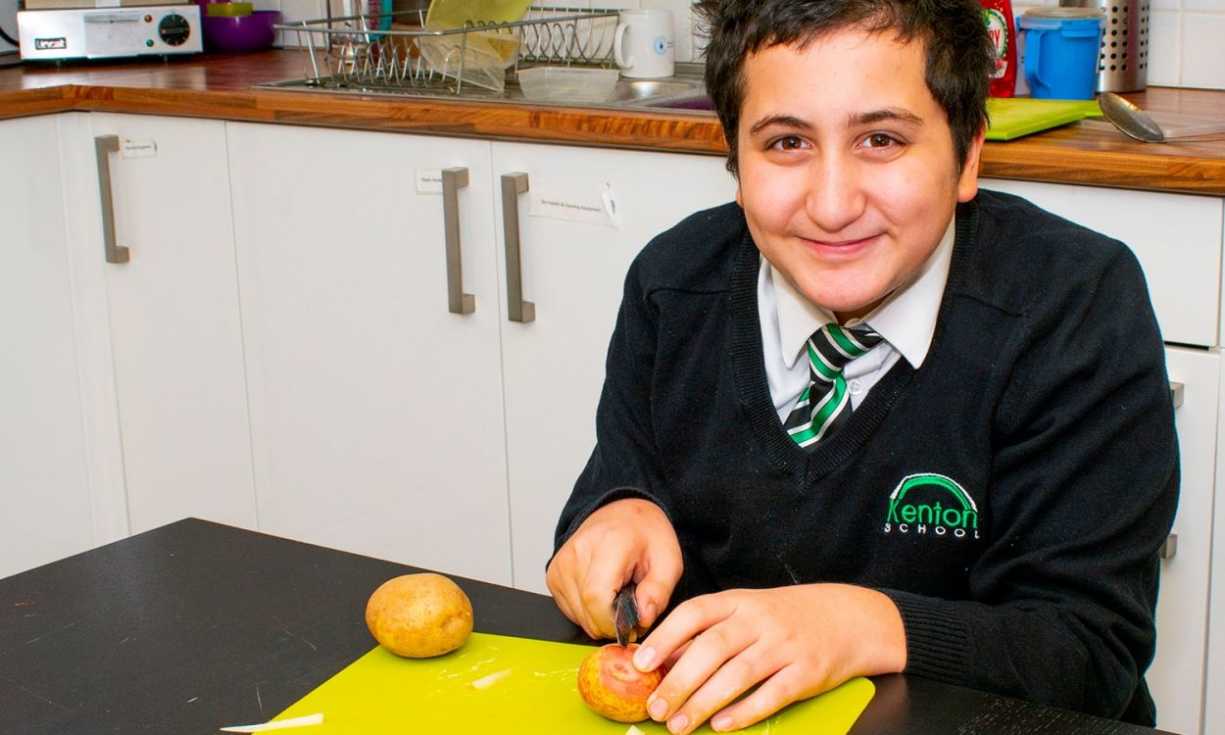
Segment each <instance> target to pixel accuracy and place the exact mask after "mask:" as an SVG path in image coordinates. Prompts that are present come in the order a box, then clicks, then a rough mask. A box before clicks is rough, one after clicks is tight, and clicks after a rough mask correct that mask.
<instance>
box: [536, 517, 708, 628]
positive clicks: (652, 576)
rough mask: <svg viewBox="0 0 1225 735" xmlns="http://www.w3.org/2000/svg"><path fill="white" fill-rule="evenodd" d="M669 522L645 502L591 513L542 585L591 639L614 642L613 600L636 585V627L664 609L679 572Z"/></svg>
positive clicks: (651, 621) (678, 557) (555, 559)
mask: <svg viewBox="0 0 1225 735" xmlns="http://www.w3.org/2000/svg"><path fill="white" fill-rule="evenodd" d="M683 566H684V565H683V562H682V561H681V546H680V543H679V542H678V541H677V539H676V531H675V530H673V528H672V524H671V522H669V521H668V517H667V516H666V515H664V512H663V510H661V509H660V508H659V506H657V505H655V504H654V503H652V502H650V501H649V500H642V499H640V498H626V499H625V500H616V501H613V502H611V503H609V504H608V505H606V506H604V507H602V508H600V509H599V510H597V511H595V512H594V513H592V514H591V515H590V516H588V517H587V519H586V520H584V521H583V523H582V525H580V526H579V527H578V530H577V531H575V532H574V534H573V535H572V536H571V537H570V538H569V539H568V540H567V541H566V543H565V544H564V545H563V546H562V547H561V549H559V550H558V552H557V554H556V555H555V556H554V557H553V561H552V562H550V563H549V569H548V572H547V574H546V580H547V582H548V585H549V591H550V592H551V593H552V594H553V599H554V600H555V601H556V602H557V606H558V607H559V608H561V611H562V613H564V614H565V616H566V617H568V618H570V619H571V620H573V621H574V622H575V623H576V624H577V625H579V626H581V627H582V628H583V630H585V631H586V632H587V635H589V636H591V637H592V638H596V639H599V638H615V637H616V635H617V633H616V627H615V625H614V624H613V598H614V597H616V595H617V592H618V591H620V590H621V588H622V587H624V586H625V585H626V584H627V583H629V582H631V581H633V582H636V583H637V584H638V591H637V594H636V595H635V597H636V600H637V602H638V619H639V625H641V627H643V628H648V627H650V626H651V625H652V624H654V623H655V619H656V617H657V616H658V615H659V612H660V611H661V610H663V609H665V608H666V607H667V606H668V600H669V598H671V596H672V590H673V589H674V588H675V587H676V583H677V581H678V580H680V578H681V571H682V569H683Z"/></svg>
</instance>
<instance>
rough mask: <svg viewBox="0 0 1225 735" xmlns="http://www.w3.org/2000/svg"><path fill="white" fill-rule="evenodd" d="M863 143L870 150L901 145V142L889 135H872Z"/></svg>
mask: <svg viewBox="0 0 1225 735" xmlns="http://www.w3.org/2000/svg"><path fill="white" fill-rule="evenodd" d="M863 142H864V145H865V146H866V147H868V148H888V147H889V146H891V145H898V144H900V143H901V141H899V140H898V139H897V138H895V137H893V136H892V135H889V134H888V133H872V134H871V135H869V136H868V137H866V138H864V141H863Z"/></svg>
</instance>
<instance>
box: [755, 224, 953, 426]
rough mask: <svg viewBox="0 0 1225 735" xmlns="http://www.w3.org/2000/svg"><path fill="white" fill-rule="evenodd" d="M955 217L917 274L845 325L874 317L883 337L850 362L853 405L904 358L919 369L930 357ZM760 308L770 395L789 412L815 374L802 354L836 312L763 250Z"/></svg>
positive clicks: (872, 320) (871, 321)
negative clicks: (799, 286) (818, 302)
mask: <svg viewBox="0 0 1225 735" xmlns="http://www.w3.org/2000/svg"><path fill="white" fill-rule="evenodd" d="M955 219H956V218H954V219H952V220H949V225H948V227H947V228H946V229H945V231H944V237H942V238H941V240H940V244H939V245H937V246H936V249H935V250H934V251H932V254H931V255H929V256H928V258H927V261H926V262H925V263H924V264H923V267H922V268H921V269H920V271H919V274H918V276H916V277H915V279H914V280H912V281H911V282H910V283H909V284H906V285H904V286H902V287H901V288H898V289H897V290H895V291H894V292H893V293H892V294H890V296H889V298H887V299H885V300H884V301H883V302H881V304H880V305H879V306H877V307H876V308H875V309H873V310H872V312H871V313H869V314H868V315H867V316H865V317H864V318H862V319H852V320H851V321H849V322H847V324H845V325H844V326H850V327H853V326H855V325H857V324H862V323H864V322H867V323H868V324H869V325H870V326H871V327H872V329H874V330H876V332H877V333H878V334H880V335H881V336H882V337H884V341H883V342H881V343H880V344H878V345H877V346H876V347H874V348H872V349H871V350H869V351H868V353H867V354H866V355H863V356H862V357H859V358H857V359H855V360H852V361H851V362H850V363H848V364H847V365H846V367H845V368H844V369H843V372H842V376H843V378H845V379H846V385H847V391H848V392H849V393H850V394H851V409H852V410H854V409H856V408H858V407H859V404H860V403H862V402H863V399H864V398H865V397H867V395H868V391H870V390H872V386H874V385H876V383H877V381H879V380H880V379H881V378H882V377H884V375H885V373H887V372H889V369H890V368H892V367H893V365H894V363H896V362H897V361H898V359H899V358H902V357H904V358H906V361H907V362H909V363H910V365H911V367H913V368H915V369H916V370H917V369H918V368H919V366H920V365H922V364H923V360H924V359H925V358H926V357H927V351H928V349H929V348H930V347H931V343H932V335H933V334H934V333H935V331H936V317H937V315H938V314H939V312H940V301H941V299H942V298H943V297H944V285H945V283H946V282H948V277H949V264H950V262H951V261H952V257H953V239H954V227H953V225H954V221H955ZM757 313H758V317H759V318H760V319H761V341H762V349H763V350H764V355H763V356H764V358H765V363H766V380H767V382H768V383H769V385H770V398H771V399H773V401H774V409H775V411H777V412H778V417H779V419H786V417H787V416H788V414H790V413H791V410H792V408H793V407H794V406H795V404H796V403H797V402H798V401H799V398H800V394H801V393H803V392H804V389H805V388H807V387H808V383H809V380H810V377H809V372H808V371H809V368H808V361H807V360H801V359H800V356H801V355H803V354H804V344H805V342H807V341H808V338H809V337H810V336H812V333H813V332H815V331H817V329H818V328H820V327H822V326H824V325H825V324H828V323H830V322H832V321H837V320H836V319H835V318H834V315H833V314H831V313H830V312H829V311H827V310H825V309H823V308H822V307H820V306H817V305H816V304H813V303H812V302H811V301H809V300H808V299H807V298H805V297H804V296H803V295H802V294H801V293H800V292H798V291H796V289H795V286H793V285H792V284H791V282H790V281H788V280H787V279H786V278H784V277H783V276H782V275H781V274H778V273H776V272H775V270H774V268H773V266H771V265H770V261H768V260H766V259H765V258H764V257H763V258H761V267H760V269H759V270H758V273H757Z"/></svg>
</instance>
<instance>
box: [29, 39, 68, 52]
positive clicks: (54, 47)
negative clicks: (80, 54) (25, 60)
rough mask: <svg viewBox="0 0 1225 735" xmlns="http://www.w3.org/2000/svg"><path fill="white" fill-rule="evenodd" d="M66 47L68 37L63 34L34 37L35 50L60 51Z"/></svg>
mask: <svg viewBox="0 0 1225 735" xmlns="http://www.w3.org/2000/svg"><path fill="white" fill-rule="evenodd" d="M66 48H68V39H67V38H65V37H64V36H57V37H56V38H36V39H34V50H35V51H60V50H63V49H66Z"/></svg>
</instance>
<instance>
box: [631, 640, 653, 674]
mask: <svg viewBox="0 0 1225 735" xmlns="http://www.w3.org/2000/svg"><path fill="white" fill-rule="evenodd" d="M653 663H655V649H654V648H651V647H650V646H643V647H642V648H639V649H638V650H637V651H634V666H635V667H636V668H638V669H639V670H646V669H648V668H650V666H651V664H653Z"/></svg>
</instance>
